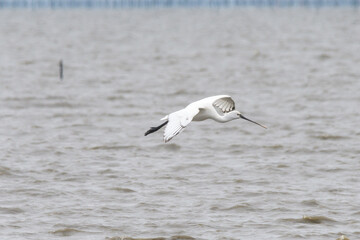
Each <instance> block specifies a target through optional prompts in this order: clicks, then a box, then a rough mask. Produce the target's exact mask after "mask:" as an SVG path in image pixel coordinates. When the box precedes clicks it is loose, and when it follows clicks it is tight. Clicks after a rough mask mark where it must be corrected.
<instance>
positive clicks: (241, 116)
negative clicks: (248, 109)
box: [239, 114, 267, 129]
mask: <svg viewBox="0 0 360 240" xmlns="http://www.w3.org/2000/svg"><path fill="white" fill-rule="evenodd" d="M239 116H240V118H242V119H245V120H247V121H249V122H252V123H255V124H257V125H259V126H260V127H263V128H266V129H267V127H266V126H264V125H262V124H260V123H257V122H255V121H253V120H250V119H248V118H246V117H244V116H243V115H242V114H240V115H239Z"/></svg>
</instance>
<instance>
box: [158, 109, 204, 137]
mask: <svg viewBox="0 0 360 240" xmlns="http://www.w3.org/2000/svg"><path fill="white" fill-rule="evenodd" d="M199 111H200V110H199V109H198V108H190V109H188V108H185V109H182V110H180V111H177V112H173V113H171V114H169V122H168V124H167V125H166V128H165V131H164V142H165V143H166V142H168V141H170V140H171V139H172V138H173V137H175V136H176V135H178V134H179V133H181V132H182V131H183V130H184V129H185V127H186V126H187V125H188V124H189V123H190V122H191V121H192V119H193V118H194V117H195V115H196V114H198V113H199Z"/></svg>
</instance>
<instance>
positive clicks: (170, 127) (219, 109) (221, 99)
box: [145, 95, 266, 143]
mask: <svg viewBox="0 0 360 240" xmlns="http://www.w3.org/2000/svg"><path fill="white" fill-rule="evenodd" d="M239 118H242V119H245V120H248V121H250V122H252V123H255V124H257V125H259V126H261V127H264V128H266V127H265V126H264V125H261V124H259V123H257V122H254V121H252V120H250V119H248V118H246V117H244V116H243V115H242V114H241V113H240V112H239V111H236V110H235V102H234V100H232V98H231V97H230V96H228V95H218V96H212V97H207V98H204V99H201V100H199V101H196V102H193V103H190V104H189V105H188V106H186V107H185V108H184V109H181V110H179V111H176V112H173V113H170V114H169V115H166V116H165V117H164V118H162V119H161V120H162V121H163V120H165V121H166V122H164V123H163V124H161V125H160V126H158V127H152V128H150V129H149V130H148V131H147V132H146V133H145V136H146V135H148V134H150V133H153V132H156V131H157V130H159V129H160V128H162V127H163V126H164V125H167V126H166V128H165V131H164V141H165V143H166V142H168V141H170V140H171V139H172V138H173V137H175V136H176V135H178V134H179V133H181V132H182V131H183V130H184V129H185V127H186V126H187V125H189V123H190V122H191V121H203V120H206V119H213V120H215V121H217V122H221V123H224V122H229V121H231V120H235V119H239Z"/></svg>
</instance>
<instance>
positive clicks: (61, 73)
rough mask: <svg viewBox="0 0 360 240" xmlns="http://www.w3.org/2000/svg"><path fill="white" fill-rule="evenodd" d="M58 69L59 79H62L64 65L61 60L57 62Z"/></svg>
mask: <svg viewBox="0 0 360 240" xmlns="http://www.w3.org/2000/svg"><path fill="white" fill-rule="evenodd" d="M59 71H60V79H61V80H62V79H63V77H64V65H63V61H62V60H60V62H59Z"/></svg>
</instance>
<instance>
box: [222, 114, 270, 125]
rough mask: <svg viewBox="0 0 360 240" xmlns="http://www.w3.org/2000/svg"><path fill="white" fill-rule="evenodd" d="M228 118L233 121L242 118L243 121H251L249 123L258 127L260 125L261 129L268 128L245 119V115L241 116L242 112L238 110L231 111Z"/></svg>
mask: <svg viewBox="0 0 360 240" xmlns="http://www.w3.org/2000/svg"><path fill="white" fill-rule="evenodd" d="M228 117H229V118H232V119H239V118H242V119H245V120H246V121H249V122H252V123H255V124H257V125H259V126H260V127H263V128H267V127H266V126H264V125H262V124H260V123H257V122H255V121H253V120H250V119H248V118H246V117H244V115H242V114H241V112H239V111H237V110H234V111H231V112H229V113H228Z"/></svg>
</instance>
